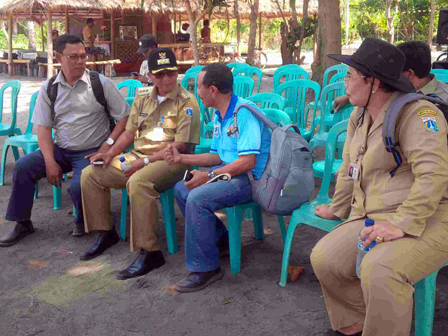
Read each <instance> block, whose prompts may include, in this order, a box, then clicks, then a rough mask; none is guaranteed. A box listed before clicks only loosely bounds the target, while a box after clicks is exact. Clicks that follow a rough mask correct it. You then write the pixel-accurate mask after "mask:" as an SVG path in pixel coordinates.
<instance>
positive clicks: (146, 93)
mask: <svg viewBox="0 0 448 336" xmlns="http://www.w3.org/2000/svg"><path fill="white" fill-rule="evenodd" d="M151 92H152V87H151V86H147V87H141V88H138V95H139V96H149V95H150V94H151Z"/></svg>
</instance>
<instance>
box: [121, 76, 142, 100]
mask: <svg viewBox="0 0 448 336" xmlns="http://www.w3.org/2000/svg"><path fill="white" fill-rule="evenodd" d="M124 87H127V88H128V95H127V97H128V98H130V97H135V93H136V91H137V89H138V88H141V87H143V84H142V82H140V81H138V80H136V79H127V80H125V81H123V82H121V83H118V85H117V88H118V90H120V89H121V88H124Z"/></svg>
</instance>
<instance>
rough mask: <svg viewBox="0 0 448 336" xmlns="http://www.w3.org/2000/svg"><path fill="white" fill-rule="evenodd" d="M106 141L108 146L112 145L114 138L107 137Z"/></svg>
mask: <svg viewBox="0 0 448 336" xmlns="http://www.w3.org/2000/svg"><path fill="white" fill-rule="evenodd" d="M106 143H107V144H108V145H109V146H112V145H113V144H114V143H115V140H114V139H112V138H107V140H106Z"/></svg>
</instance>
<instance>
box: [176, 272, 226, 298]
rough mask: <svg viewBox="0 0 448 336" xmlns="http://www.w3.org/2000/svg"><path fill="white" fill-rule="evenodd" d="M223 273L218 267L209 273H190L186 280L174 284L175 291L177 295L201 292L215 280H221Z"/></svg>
mask: <svg viewBox="0 0 448 336" xmlns="http://www.w3.org/2000/svg"><path fill="white" fill-rule="evenodd" d="M223 276H224V273H223V272H221V268H220V267H218V268H217V269H215V270H214V271H210V272H192V273H190V275H189V276H188V278H186V279H184V280H182V281H180V282H178V283H177V284H176V290H177V291H178V292H179V293H189V292H196V291H198V290H201V289H203V288H205V287H207V286H208V285H210V284H212V283H214V282H215V281H217V280H221V279H222V277H223Z"/></svg>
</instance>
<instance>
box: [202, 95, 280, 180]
mask: <svg viewBox="0 0 448 336" xmlns="http://www.w3.org/2000/svg"><path fill="white" fill-rule="evenodd" d="M240 104H250V105H252V106H255V107H257V106H256V105H255V104H254V103H252V102H251V101H248V100H246V99H243V98H239V97H237V96H236V95H235V94H232V98H231V100H230V104H229V107H228V108H227V111H226V114H225V116H224V118H221V112H219V111H218V110H216V112H215V119H214V129H213V142H212V147H211V150H210V153H215V154H218V155H219V157H220V159H221V160H222V162H223V163H225V164H229V163H231V162H233V161H235V160H236V159H238V157H239V156H241V155H249V154H255V155H256V161H255V167H254V168H253V169H252V173H253V175H254V177H255V178H256V179H259V178H260V177H261V175H262V174H263V171H264V168H265V166H266V163H267V161H268V156H269V148H270V146H271V132H270V130H269V128H268V127H267V126H266V125H265V124H264V123H263V122H262V121H260V120H258V119H257V118H256V117H255V116H254V115H253V114H252V113H251V112H250V111H249V110H247V109H245V108H242V109H240V110H239V112H238V116H237V123H238V124H237V126H238V136H237V135H236V133H233V134H229V135H228V132H229V131H231V130H232V129H233V126H234V116H233V112H234V111H235V109H236V108H237V106H238V105H240ZM260 111H261V110H260ZM261 112H262V113H263V111H261Z"/></svg>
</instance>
